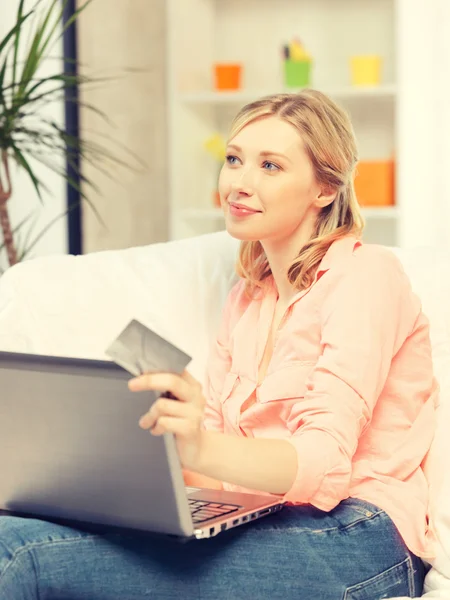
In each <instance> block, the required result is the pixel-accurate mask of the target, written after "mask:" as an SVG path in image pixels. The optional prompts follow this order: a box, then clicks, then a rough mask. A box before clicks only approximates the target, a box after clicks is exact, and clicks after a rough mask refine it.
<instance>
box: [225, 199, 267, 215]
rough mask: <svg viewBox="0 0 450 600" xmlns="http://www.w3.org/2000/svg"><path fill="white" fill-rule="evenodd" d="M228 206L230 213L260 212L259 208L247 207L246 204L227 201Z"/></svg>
mask: <svg viewBox="0 0 450 600" xmlns="http://www.w3.org/2000/svg"><path fill="white" fill-rule="evenodd" d="M229 206H230V212H231V213H234V214H236V213H240V214H242V215H244V214H246V215H251V214H255V213H260V212H261V211H260V210H256V209H254V208H249V207H248V206H243V205H242V204H234V203H233V202H230V203H229Z"/></svg>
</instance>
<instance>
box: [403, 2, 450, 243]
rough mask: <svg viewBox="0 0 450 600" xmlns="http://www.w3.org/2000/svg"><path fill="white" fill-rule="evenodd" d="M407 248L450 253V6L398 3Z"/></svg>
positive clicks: (404, 212)
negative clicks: (421, 247) (448, 250)
mask: <svg viewBox="0 0 450 600" xmlns="http://www.w3.org/2000/svg"><path fill="white" fill-rule="evenodd" d="M397 21H398V24H399V28H398V36H399V42H398V48H399V51H398V90H399V91H398V93H399V102H398V114H397V118H398V136H399V141H400V143H401V147H402V155H401V156H400V157H399V164H398V186H399V195H400V197H401V198H402V199H403V201H404V203H405V206H404V210H403V213H402V219H401V221H400V240H401V245H402V246H407V247H413V246H417V245H420V246H438V247H440V248H446V249H450V177H449V175H448V174H449V171H450V104H449V95H450V2H449V0H433V1H432V2H430V1H429V0H398V16H397Z"/></svg>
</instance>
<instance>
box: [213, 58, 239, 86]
mask: <svg viewBox="0 0 450 600" xmlns="http://www.w3.org/2000/svg"><path fill="white" fill-rule="evenodd" d="M241 76H242V65H240V64H228V63H217V64H215V65H214V87H215V88H216V90H238V89H239V88H240V87H241Z"/></svg>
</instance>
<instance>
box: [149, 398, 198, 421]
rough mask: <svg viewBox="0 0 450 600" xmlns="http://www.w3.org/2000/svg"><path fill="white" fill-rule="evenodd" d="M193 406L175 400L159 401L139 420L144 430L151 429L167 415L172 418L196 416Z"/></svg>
mask: <svg viewBox="0 0 450 600" xmlns="http://www.w3.org/2000/svg"><path fill="white" fill-rule="evenodd" d="M193 409H195V407H194V405H193V404H187V403H183V402H173V400H164V399H161V398H160V399H159V400H157V401H156V402H155V403H154V404H153V405H152V407H151V408H150V410H149V411H148V412H147V413H145V415H142V417H141V418H140V419H139V426H140V427H142V428H143V429H151V428H152V427H153V426H154V424H155V423H156V421H157V420H158V418H159V417H161V416H164V415H167V416H171V417H179V418H185V419H186V418H189V417H190V416H192V415H193V414H194V412H195V411H193Z"/></svg>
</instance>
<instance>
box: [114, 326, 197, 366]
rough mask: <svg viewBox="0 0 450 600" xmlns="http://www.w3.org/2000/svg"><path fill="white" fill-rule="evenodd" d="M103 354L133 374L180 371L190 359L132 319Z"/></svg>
mask: <svg viewBox="0 0 450 600" xmlns="http://www.w3.org/2000/svg"><path fill="white" fill-rule="evenodd" d="M106 354H107V356H109V357H110V358H111V359H112V360H113V361H114V362H116V363H117V364H118V365H120V366H121V367H123V368H124V369H126V370H127V371H128V372H129V373H131V374H132V375H134V376H135V377H137V376H138V375H142V374H143V373H161V372H167V373H177V374H181V373H182V372H183V371H184V369H185V368H186V366H187V365H188V364H189V363H190V361H191V357H190V356H189V355H188V354H186V353H185V352H183V351H182V350H180V349H179V348H177V347H176V346H174V345H173V344H172V343H171V342H169V341H168V340H166V339H164V338H162V337H161V336H160V335H158V334H157V333H155V332H154V331H152V330H151V329H149V328H148V327H147V326H146V325H144V324H143V323H141V322H140V321H137V320H136V319H133V320H132V321H130V323H128V325H127V326H126V327H125V329H124V330H123V331H122V332H121V333H120V334H119V335H118V337H117V338H116V339H115V340H114V341H113V342H112V344H111V345H110V346H109V347H108V348H107V349H106Z"/></svg>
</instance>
